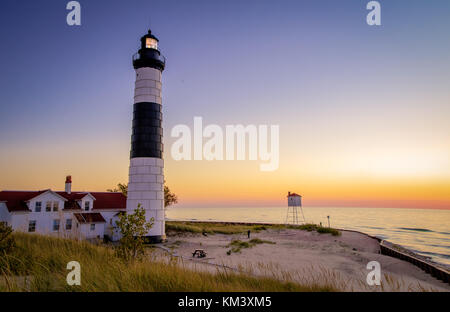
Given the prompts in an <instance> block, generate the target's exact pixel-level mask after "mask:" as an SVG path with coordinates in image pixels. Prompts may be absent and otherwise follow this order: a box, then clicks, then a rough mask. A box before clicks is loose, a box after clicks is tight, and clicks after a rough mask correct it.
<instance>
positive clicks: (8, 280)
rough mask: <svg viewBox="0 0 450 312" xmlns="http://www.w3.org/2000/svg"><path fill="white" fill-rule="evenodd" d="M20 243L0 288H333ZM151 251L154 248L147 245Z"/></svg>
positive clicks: (18, 236) (5, 265)
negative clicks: (73, 279) (73, 271)
mask: <svg viewBox="0 0 450 312" xmlns="http://www.w3.org/2000/svg"><path fill="white" fill-rule="evenodd" d="M14 238H15V240H16V244H17V247H16V248H15V249H14V250H13V252H11V253H9V254H8V255H1V257H0V291H94V292H95V291H113V292H117V291H334V290H335V289H334V288H333V287H331V286H326V285H325V286H315V285H308V286H302V285H299V284H297V283H294V282H291V281H287V282H283V281H280V280H278V279H275V278H270V277H255V276H251V275H249V274H245V273H231V272H230V271H227V270H220V269H217V271H216V272H215V273H210V272H204V271H203V272H202V271H195V270H192V269H188V268H186V267H184V266H183V265H180V264H179V263H177V260H175V259H169V260H168V261H156V260H154V259H153V258H152V257H151V256H149V257H147V258H146V260H144V261H136V262H133V263H125V262H123V261H122V260H121V259H119V258H117V257H116V256H115V254H114V252H113V250H112V248H111V247H108V246H104V245H99V246H97V245H93V244H91V243H88V242H79V241H74V240H69V239H63V238H55V237H48V236H40V235H30V234H22V233H15V234H14ZM149 250H150V251H151V249H149ZM70 261H78V262H79V263H80V265H81V286H69V285H67V283H66V276H67V274H68V273H69V270H67V269H66V265H67V263H68V262H70Z"/></svg>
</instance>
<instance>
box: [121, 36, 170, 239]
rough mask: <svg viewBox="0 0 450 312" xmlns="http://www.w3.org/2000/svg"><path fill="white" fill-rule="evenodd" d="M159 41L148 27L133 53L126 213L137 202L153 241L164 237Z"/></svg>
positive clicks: (161, 57) (161, 58)
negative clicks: (139, 44) (132, 89)
mask: <svg viewBox="0 0 450 312" xmlns="http://www.w3.org/2000/svg"><path fill="white" fill-rule="evenodd" d="M158 41H159V40H158V39H157V38H156V37H155V36H154V35H153V34H152V32H151V31H150V30H149V31H148V33H147V34H146V35H144V36H143V37H141V47H140V49H139V51H138V52H137V53H136V54H134V55H133V67H134V69H135V71H136V82H135V88H134V103H133V125H132V134H131V153H130V168H129V180H128V197H127V213H133V212H134V210H135V209H136V208H137V207H138V205H139V204H140V205H141V207H142V208H144V209H145V217H146V220H147V221H152V222H153V226H152V228H151V229H150V230H149V232H148V233H147V235H146V241H148V242H152V243H157V242H161V241H163V240H164V239H165V237H166V235H165V213H164V172H163V168H164V161H163V143H162V136H163V131H162V109H161V104H162V100H161V74H162V71H163V70H164V67H165V63H166V62H165V58H164V56H162V55H161V52H160V51H159V48H158Z"/></svg>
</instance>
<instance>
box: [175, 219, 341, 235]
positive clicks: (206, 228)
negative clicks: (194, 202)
mask: <svg viewBox="0 0 450 312" xmlns="http://www.w3.org/2000/svg"><path fill="white" fill-rule="evenodd" d="M268 229H274V230H276V229H278V230H282V229H295V230H303V231H309V232H311V231H316V232H317V233H320V234H331V235H333V236H339V235H341V232H340V231H339V230H336V229H333V228H328V227H323V226H320V225H317V224H311V223H308V224H302V225H284V224H269V225H267V224H256V225H255V224H253V225H252V224H248V225H246V224H236V223H227V222H189V221H167V222H166V231H167V233H168V235H171V234H177V233H183V232H185V233H186V232H187V233H205V234H242V233H246V232H247V231H252V232H260V231H264V230H268Z"/></svg>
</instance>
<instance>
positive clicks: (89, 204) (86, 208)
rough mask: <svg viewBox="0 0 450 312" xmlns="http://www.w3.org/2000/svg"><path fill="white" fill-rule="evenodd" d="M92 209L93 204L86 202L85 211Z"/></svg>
mask: <svg viewBox="0 0 450 312" xmlns="http://www.w3.org/2000/svg"><path fill="white" fill-rule="evenodd" d="M90 207H91V203H90V202H88V201H87V202H84V210H86V211H89V208H90Z"/></svg>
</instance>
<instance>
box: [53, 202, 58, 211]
mask: <svg viewBox="0 0 450 312" xmlns="http://www.w3.org/2000/svg"><path fill="white" fill-rule="evenodd" d="M58 210H59V202H57V201H55V202H53V211H58Z"/></svg>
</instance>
